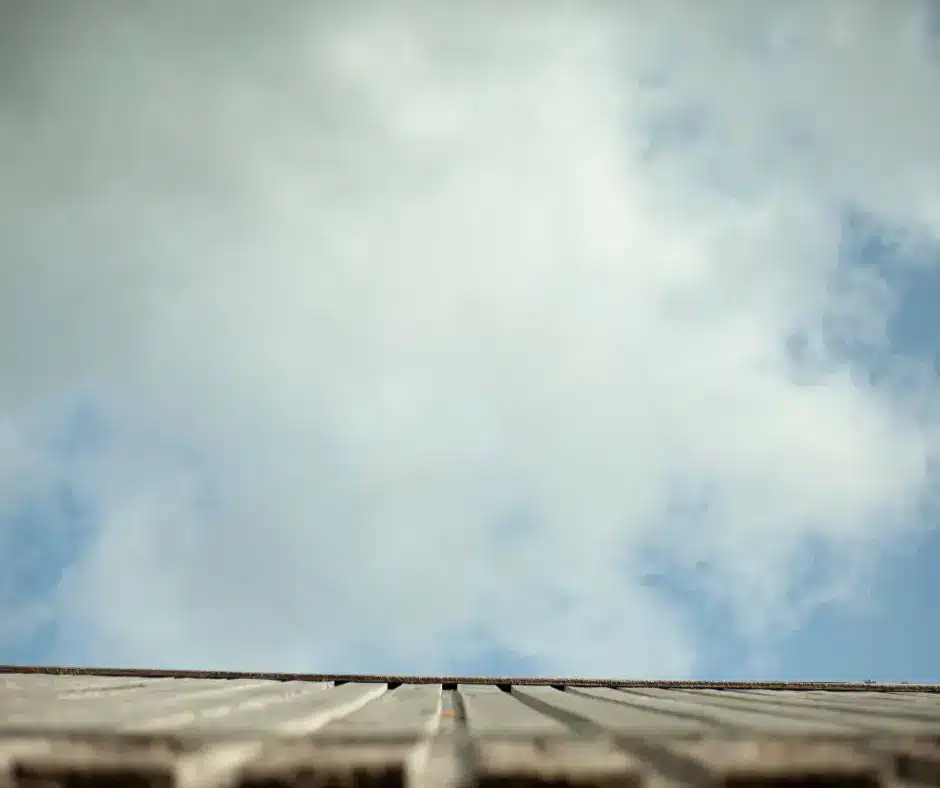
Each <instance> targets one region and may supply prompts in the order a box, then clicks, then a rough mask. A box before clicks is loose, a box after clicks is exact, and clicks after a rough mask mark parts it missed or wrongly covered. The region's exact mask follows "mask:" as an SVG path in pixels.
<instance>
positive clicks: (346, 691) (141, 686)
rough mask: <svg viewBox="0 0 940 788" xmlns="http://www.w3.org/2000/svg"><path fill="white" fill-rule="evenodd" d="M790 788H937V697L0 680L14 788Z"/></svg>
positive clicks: (895, 689)
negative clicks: (547, 787) (811, 787)
mask: <svg viewBox="0 0 940 788" xmlns="http://www.w3.org/2000/svg"><path fill="white" fill-rule="evenodd" d="M779 778H788V780H791V781H792V780H795V781H816V780H823V781H825V782H827V783H832V784H833V785H834V784H839V783H841V784H844V785H846V786H848V785H850V784H851V785H852V786H875V785H882V784H883V785H889V784H890V785H899V786H900V785H903V784H904V783H906V782H917V783H928V784H934V785H937V784H940V686H938V685H913V684H874V683H869V682H866V683H860V684H832V683H819V684H808V683H800V684H788V683H782V682H780V683H760V682H718V683H716V682H690V681H681V682H666V681H660V682H657V681H628V680H616V679H611V680H606V679H586V678H578V679H574V678H567V679H566V678H491V677H459V676H438V677H432V676H379V675H371V676H365V675H331V676H327V675H307V674H257V673H254V674H251V673H219V672H204V671H153V670H102V669H73V668H34V667H22V666H7V667H2V666H0V785H4V784H9V785H12V786H14V788H38V787H39V786H40V784H42V786H43V788H45V787H46V786H47V785H49V786H51V785H55V784H62V785H65V784H66V783H68V784H69V785H70V786H72V785H73V784H75V785H77V784H78V782H80V783H81V785H82V786H83V787H85V786H87V787H88V788H90V787H91V786H95V785H101V786H104V785H105V784H107V786H108V788H115V786H116V784H117V783H128V784H130V783H134V784H135V785H138V786H139V785H142V784H151V783H153V784H157V783H159V784H160V785H162V786H167V788H170V787H171V786H180V787H181V788H183V786H187V788H189V787H190V786H197V785H198V786H202V787H204V788H223V786H226V787H227V788H254V787H255V786H257V788H261V784H262V783H263V784H264V786H265V788H274V786H275V785H283V786H287V785H292V786H293V785H296V786H301V785H310V786H314V785H321V784H323V785H326V784H331V785H332V784H337V785H338V784H339V783H343V784H348V785H350V786H353V785H366V784H368V785H378V784H380V783H381V784H382V785H386V784H387V785H405V784H409V785H415V786H428V787H429V788H430V786H441V787H443V786H445V785H446V786H458V785H477V784H479V785H488V786H492V785H494V784H496V783H499V784H506V785H508V784H509V783H513V784H514V785H516V786H521V785H522V784H523V783H524V784H526V785H533V786H534V785H536V784H548V783H553V784H555V785H559V784H561V783H566V784H574V783H579V784H584V785H601V784H603V785H614V784H618V785H619V784H630V785H635V786H641V785H647V784H648V785H650V786H653V785H657V786H665V785H682V784H689V785H691V784H702V783H709V784H711V783H718V782H720V783H724V784H731V783H740V784H741V786H742V788H743V785H744V783H748V784H756V783H760V782H765V781H771V780H776V779H779ZM5 780H6V783H5ZM76 781H78V782H76Z"/></svg>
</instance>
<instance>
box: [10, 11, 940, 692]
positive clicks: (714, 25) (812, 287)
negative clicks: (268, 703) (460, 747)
mask: <svg viewBox="0 0 940 788" xmlns="http://www.w3.org/2000/svg"><path fill="white" fill-rule="evenodd" d="M930 7H931V6H929V5H928V4H926V3H923V4H918V3H909V4H906V5H905V6H904V7H903V8H902V7H900V6H898V7H894V6H891V7H890V8H889V7H888V6H885V5H884V4H876V3H873V2H871V3H849V2H833V3H830V4H829V5H827V6H826V8H825V9H822V8H820V7H819V6H818V5H816V4H811V3H803V2H797V3H786V4H784V3H764V4H760V5H755V4H745V3H743V2H742V3H739V2H730V1H729V2H725V3H719V4H717V5H715V6H710V7H709V8H708V9H705V8H704V7H701V8H700V7H698V6H695V5H694V4H691V3H678V2H675V3H659V4H655V6H654V5H648V6H635V7H631V8H630V9H629V10H627V9H621V8H619V7H617V6H615V5H612V4H590V5H587V4H573V3H558V4H555V5H552V6H551V7H547V6H545V5H539V6H538V7H536V5H535V4H519V5H514V6H513V8H512V9H507V8H506V7H505V6H501V5H499V4H495V3H486V2H484V3H478V4H473V5H472V6H471V5H461V6H458V5H456V4H451V5H448V6H446V7H445V6H442V5H440V4H433V3H430V2H409V3H406V4H404V5H398V6H396V9H395V11H394V13H393V12H392V11H391V10H390V9H389V8H387V7H383V6H382V5H381V4H376V3H356V4H352V3H350V4H344V5H343V7H342V9H341V10H338V9H337V8H334V7H331V6H328V5H326V4H322V5H321V4H295V3H282V4H264V5H263V6H258V5H253V4H242V3H231V4H228V5H224V6H223V5H222V4H216V3H187V4H185V6H184V5H183V4H172V3H139V4H135V5H133V6H117V5H116V4H110V3H107V2H103V1H102V2H88V3H83V4H80V5H76V6H75V7H74V8H73V7H70V8H69V10H68V11H65V12H63V11H61V10H60V11H57V13H56V14H55V15H49V14H47V13H44V12H43V11H42V10H40V9H39V8H38V7H32V6H31V7H30V8H29V9H28V10H25V9H23V8H21V7H19V6H14V5H13V4H5V5H3V6H2V8H3V15H4V17H5V18H6V23H5V24H4V25H0V28H2V29H3V31H4V33H2V34H0V35H2V36H3V40H2V41H0V51H2V52H3V55H2V57H3V58H4V60H5V65H3V67H2V68H0V95H3V96H5V97H7V98H5V100H4V101H3V103H2V105H0V145H2V147H0V151H2V153H0V156H2V157H3V158H2V164H0V166H2V170H3V171H4V172H5V173H6V176H5V178H4V180H3V185H2V186H0V238H2V239H3V240H2V241H0V244H2V247H0V336H5V337H13V338H15V341H13V342H3V343H0V347H2V349H0V373H2V379H3V381H4V385H3V387H2V391H0V425H2V431H0V445H3V446H4V447H5V449H4V453H3V454H2V455H0V480H2V485H0V486H2V487H3V489H4V490H7V491H14V492H15V491H20V490H26V489H31V486H35V485H40V486H41V485H42V484H43V483H44V481H43V480H44V479H45V480H48V479H49V478H52V476H53V472H54V474H55V478H56V479H61V484H63V485H65V486H66V487H67V489H68V490H69V491H70V494H71V495H73V496H74V497H75V499H76V500H77V501H79V502H80V503H81V506H82V507H83V510H84V511H86V512H88V513H89V514H88V518H90V520H91V523H90V524H86V526H85V527H84V528H83V531H82V539H81V540H80V546H78V547H76V549H75V550H74V555H72V556H71V558H70V560H69V561H67V562H64V563H67V564H68V565H67V566H66V567H64V568H63V572H62V575H61V578H60V579H59V581H58V582H57V583H56V584H54V586H52V587H51V588H50V589H47V590H46V591H45V592H44V594H45V597H44V598H45V599H46V600H47V601H49V603H50V604H52V605H54V608H55V615H56V619H57V623H58V627H59V641H58V647H57V648H58V651H57V652H56V656H59V657H66V658H67V660H68V661H71V662H95V663H110V664H152V665H173V666H177V665H178V666H201V667H219V668H225V667H242V668H269V669H279V668H280V669H306V670H318V669H323V670H344V671H345V670H349V671H356V670H385V669H387V670H405V671H410V672H432V671H435V670H446V669H447V668H448V666H452V665H454V664H457V663H458V662H459V663H460V664H466V660H467V655H472V654H474V653H480V654H484V653H490V652H492V650H493V649H504V650H507V651H511V652H514V653H515V654H517V655H518V656H519V658H520V659H528V660H531V661H532V662H531V664H533V665H534V666H535V669H536V670H537V671H539V672H543V673H552V672H556V673H557V672H563V673H582V674H622V675H625V674H630V675H636V676H649V675H672V676H682V675H689V674H691V673H693V672H694V671H695V670H696V666H697V664H699V658H700V656H701V653H702V651H703V649H704V648H707V644H703V643H702V642H701V641H700V640H699V639H698V637H697V635H696V632H695V629H694V627H693V626H692V625H691V624H690V621H689V613H688V610H685V609H684V608H683V607H682V605H681V604H679V603H678V602H677V601H676V600H675V599H674V598H671V597H669V596H668V595H666V594H664V593H663V592H662V590H661V589H658V588H657V587H656V586H655V585H650V584H649V583H647V582H645V581H644V579H643V578H644V576H645V575H647V574H648V573H650V572H653V571H665V572H668V573H671V574H673V575H688V576H693V575H694V576H695V577H696V578H698V579H697V580H696V582H697V583H699V585H700V589H701V593H702V594H703V595H704V596H705V597H706V598H708V599H711V600H713V601H714V602H715V603H716V604H720V605H723V606H725V608H726V609H727V611H728V615H729V617H730V620H731V621H732V622H733V626H734V628H735V631H736V632H739V633H742V637H744V638H746V639H747V641H748V643H749V644H750V648H752V649H758V650H759V649H761V648H767V647H768V644H771V643H772V642H773V632H774V631H775V630H776V629H779V628H781V627H783V628H786V627H788V626H795V625H797V624H798V622H799V621H800V620H801V617H802V616H805V615H807V613H808V612H809V611H810V610H811V609H812V608H813V606H814V605H817V604H822V603H824V602H827V601H833V600H837V601H839V600H842V601H844V600H845V599H847V598H848V597H850V596H851V594H852V593H853V589H855V588H857V587H858V586H859V584H863V583H864V581H865V577H866V573H867V572H868V571H869V569H870V567H871V565H872V562H873V561H875V560H876V559H877V558H878V556H880V555H882V554H884V553H885V551H887V550H889V548H890V547H891V545H892V544H896V543H898V542H899V541H902V540H906V539H912V538H916V536H917V533H918V532H919V531H920V530H922V529H923V527H924V525H923V521H922V519H921V518H920V517H918V514H919V512H920V509H919V507H922V506H923V505H924V503H925V502H927V501H929V500H930V495H931V490H932V487H931V482H932V478H931V475H930V471H929V464H930V461H931V460H932V458H933V456H934V454H935V452H936V448H937V425H938V422H937V418H936V412H935V410H934V409H933V408H932V407H931V406H930V402H932V401H934V400H933V398H934V397H935V394H936V381H935V380H934V378H933V376H932V375H931V374H928V373H925V372H924V370H922V369H921V368H919V367H918V366H917V365H916V364H915V363H914V362H913V361H911V360H910V359H906V358H904V357H903V356H902V355H900V351H899V349H898V348H897V347H894V346H892V344H891V342H890V341H889V340H888V337H887V333H886V327H887V325H888V321H889V320H890V319H891V316H892V314H893V310H895V309H896V308H897V300H896V298H895V292H894V290H893V289H892V284H891V276H890V273H891V272H890V270H889V269H890V266H888V268H885V267H881V268H875V267H870V266H869V267H864V266H860V265H859V264H858V262H859V261H857V260H846V259H845V255H844V254H843V251H844V248H845V232H846V227H847V224H846V221H845V217H846V211H847V210H848V209H849V208H853V209H856V210H860V211H865V212H867V213H868V214H870V215H871V216H873V217H875V218H876V219H877V220H878V221H881V222H885V223H890V224H892V226H897V227H899V228H902V235H903V236H904V237H905V238H906V237H910V238H917V239H919V243H921V245H922V246H923V247H924V248H926V249H928V250H929V249H930V248H932V247H931V244H933V243H935V242H936V239H937V235H938V233H940V178H938V176H937V175H936V174H935V173H934V170H932V169H931V167H930V163H931V162H932V161H934V160H935V159H936V158H937V154H938V153H940V151H937V150H936V147H937V144H938V142H937V141H938V140H940V134H938V133H937V132H938V131H940V101H938V100H936V99H937V98H940V71H938V70H937V68H936V53H935V52H934V51H932V50H931V49H930V47H931V46H932V45H933V44H932V43H931V42H932V41H933V39H931V38H930V36H929V35H928V33H927V24H926V20H927V13H928V10H929V9H930ZM7 66H9V67H7ZM911 259H916V260H923V259H924V255H923V254H921V255H916V256H914V257H913V258H911ZM896 265H902V263H900V262H899V263H896ZM847 342H849V343H854V344H855V345H857V346H860V347H862V348H864V350H865V353H866V356H865V358H866V363H865V364H860V363H859V361H858V359H857V358H855V357H854V356H852V354H851V353H848V352H847V350H846V343H847ZM797 346H798V347H799V352H796V351H795V350H794V348H795V347H797ZM875 362H877V366H878V369H879V370H880V374H879V376H873V375H872V374H869V373H870V371H871V369H872V368H873V367H872V365H873V364H875ZM78 400H82V401H90V402H92V403H94V408H95V411H96V414H97V416H96V419H97V422H100V425H101V426H100V432H101V434H100V435H98V436H97V438H96V440H94V441H89V443H88V445H87V446H84V444H83V446H84V448H83V447H79V449H76V450H75V451H74V452H73V453H72V455H70V456H69V457H68V458H65V459H63V451H62V446H61V438H60V437H57V436H60V435H61V425H62V424H64V423H66V422H67V420H68V418H67V414H68V413H69V412H70V410H69V409H70V408H71V407H72V403H73V402H74V401H78ZM63 414H65V415H63ZM31 425H41V426H40V427H34V426H31ZM3 436H6V437H3ZM16 446H24V447H26V449H27V450H26V452H25V453H24V452H23V451H20V450H19V449H16V448H15V447H16ZM11 447H13V448H11ZM13 519H15V518H14V516H13V514H8V516H7V518H6V519H5V520H3V521H2V522H4V523H7V522H12V521H13ZM61 522H62V519H61V517H56V516H49V517H46V518H45V519H44V520H43V523H44V524H41V525H40V524H37V525H36V526H35V527H34V536H35V539H36V540H37V543H41V542H42V540H43V538H44V534H45V535H47V532H46V530H45V529H54V528H56V527H60V528H61V527H62V526H61ZM56 523H58V524H59V525H58V526H57V525H56ZM12 527H13V526H8V525H3V526H0V534H2V533H4V531H5V530H6V529H9V528H12ZM821 549H824V550H825V551H826V555H828V556H831V557H832V560H831V563H830V565H829V566H828V568H827V571H826V572H823V573H822V577H820V578H815V579H814V580H813V582H812V583H810V584H809V585H807V580H806V577H805V574H806V572H805V564H806V561H807V555H809V554H811V553H812V552H813V551H815V550H821ZM24 604H25V603H24ZM10 607H11V609H12V608H13V607H16V609H17V611H19V612H20V613H22V610H23V608H21V607H19V606H18V605H11V606H10ZM13 612H16V611H13ZM638 633H642V637H638Z"/></svg>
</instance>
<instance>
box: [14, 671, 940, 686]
mask: <svg viewBox="0 0 940 788" xmlns="http://www.w3.org/2000/svg"><path fill="white" fill-rule="evenodd" d="M10 673H18V674H43V675H67V676H115V677H119V676H133V677H138V678H197V679H259V680H268V681H334V682H356V683H362V684H365V683H378V684H490V685H493V684H497V685H511V684H518V685H561V686H570V687H646V688H658V689H779V690H835V691H839V690H842V691H853V692H857V691H860V690H862V691H869V692H938V693H940V684H912V683H900V682H896V683H884V682H869V681H866V682H845V681H700V680H696V681H693V680H685V679H679V680H669V679H612V678H585V677H541V676H540V677H525V676H402V675H394V674H384V673H270V672H267V673H258V672H250V671H233V670H163V669H154V668H100V667H75V666H53V665H0V674H10Z"/></svg>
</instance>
